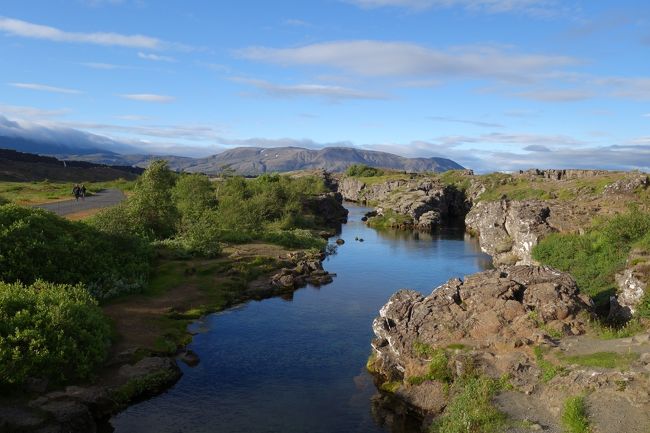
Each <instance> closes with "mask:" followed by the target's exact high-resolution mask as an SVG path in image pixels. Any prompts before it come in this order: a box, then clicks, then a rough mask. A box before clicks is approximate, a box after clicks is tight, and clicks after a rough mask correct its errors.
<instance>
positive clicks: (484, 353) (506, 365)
mask: <svg viewBox="0 0 650 433" xmlns="http://www.w3.org/2000/svg"><path fill="white" fill-rule="evenodd" d="M591 305H592V304H591V301H590V300H589V298H588V297H586V296H581V295H580V293H579V291H578V289H577V287H576V283H575V281H574V280H573V278H571V276H570V275H568V274H566V273H562V272H558V271H556V270H554V269H551V268H546V267H537V266H514V267H510V268H508V269H507V270H492V271H485V272H481V273H478V274H474V275H470V276H468V277H466V278H465V280H460V279H452V280H449V281H448V282H447V283H445V284H443V285H442V286H440V287H437V288H436V289H434V290H433V292H432V293H431V294H430V295H429V296H426V297H424V296H422V295H421V294H419V293H418V292H415V291H412V290H401V291H399V292H397V293H396V294H395V295H393V296H392V297H391V298H390V300H389V301H388V302H387V303H386V305H384V306H383V307H382V309H381V310H380V312H379V316H378V317H377V318H376V319H375V320H374V322H373V326H372V327H373V331H374V333H375V336H376V339H375V340H374V341H373V342H372V347H373V350H374V352H375V357H374V361H373V367H374V369H375V370H376V371H377V372H379V373H380V374H381V375H382V376H384V377H386V378H389V379H390V380H404V379H408V378H409V377H411V376H417V375H419V374H421V372H422V371H423V368H426V367H427V362H426V360H425V359H422V357H420V356H419V355H418V354H417V350H416V349H417V346H418V345H422V344H425V345H428V346H430V347H432V348H446V347H448V346H450V345H455V346H458V345H459V344H460V345H463V346H466V347H468V348H480V350H477V351H476V352H471V353H469V355H470V356H471V357H473V358H474V357H476V359H475V361H477V362H478V363H479V365H480V367H481V368H482V369H484V370H486V371H489V372H496V373H498V374H503V373H513V374H518V371H517V365H518V363H519V362H520V361H521V359H522V357H523V358H526V357H527V355H526V351H525V350H524V349H521V350H522V353H521V356H519V354H517V355H516V356H514V357H512V354H513V349H519V348H525V347H527V346H531V345H533V344H540V343H544V342H547V341H550V340H552V339H553V338H554V337H555V338H557V337H558V336H559V335H580V334H582V333H583V332H584V329H585V325H586V320H588V318H589V312H590V309H591ZM581 313H585V314H581ZM551 334H552V335H553V336H554V337H552V336H551ZM463 355H468V354H467V353H464V354H463Z"/></svg>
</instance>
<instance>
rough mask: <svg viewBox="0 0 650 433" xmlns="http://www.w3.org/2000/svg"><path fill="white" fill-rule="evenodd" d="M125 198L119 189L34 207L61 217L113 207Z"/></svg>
mask: <svg viewBox="0 0 650 433" xmlns="http://www.w3.org/2000/svg"><path fill="white" fill-rule="evenodd" d="M125 198H126V196H125V195H124V193H123V192H122V191H120V190H119V189H105V190H102V191H100V192H98V193H96V194H94V195H92V196H90V197H86V198H85V200H82V199H79V200H75V199H72V200H65V201H57V202H54V203H45V204H39V205H36V206H35V207H40V208H42V209H47V210H50V211H52V212H54V213H55V214H57V215H61V216H63V215H70V214H73V213H77V212H82V211H87V210H92V209H101V208H105V207H109V206H115V205H116V204H118V203H119V202H121V201H122V200H124V199H125Z"/></svg>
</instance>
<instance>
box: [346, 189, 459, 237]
mask: <svg viewBox="0 0 650 433" xmlns="http://www.w3.org/2000/svg"><path fill="white" fill-rule="evenodd" d="M339 192H340V193H341V195H342V196H343V198H344V199H345V200H350V201H355V202H363V203H373V204H376V205H377V207H378V209H381V210H382V211H383V212H385V211H386V210H390V211H393V212H394V213H397V214H400V215H407V216H408V217H410V223H409V224H408V225H409V226H410V228H417V229H420V230H431V229H432V228H435V227H436V226H438V225H440V224H441V223H442V222H443V221H448V220H453V219H458V218H460V219H461V220H462V218H463V217H464V216H465V214H466V213H467V211H468V210H469V208H470V203H469V202H468V200H467V199H466V198H465V194H464V193H463V192H461V191H459V190H458V189H456V188H455V187H453V186H450V185H445V184H443V183H442V182H439V181H436V180H433V179H418V180H393V181H387V182H383V183H378V184H374V185H368V184H366V183H364V182H361V181H359V180H358V179H355V178H353V177H345V178H343V179H342V180H341V181H340V182H339ZM380 214H381V212H380ZM401 223H402V224H404V222H403V221H402V222H401Z"/></svg>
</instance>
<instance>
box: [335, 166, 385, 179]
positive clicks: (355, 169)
mask: <svg viewBox="0 0 650 433" xmlns="http://www.w3.org/2000/svg"><path fill="white" fill-rule="evenodd" d="M345 174H346V175H348V176H352V177H375V176H382V175H383V174H384V171H383V170H380V169H378V168H375V167H370V166H369V165H365V164H352V165H351V166H349V167H348V168H347V170H345Z"/></svg>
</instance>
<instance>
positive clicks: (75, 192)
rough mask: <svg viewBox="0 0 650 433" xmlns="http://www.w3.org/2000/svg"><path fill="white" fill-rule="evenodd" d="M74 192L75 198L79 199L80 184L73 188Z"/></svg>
mask: <svg viewBox="0 0 650 433" xmlns="http://www.w3.org/2000/svg"><path fill="white" fill-rule="evenodd" d="M72 194H73V195H74V198H75V200H77V201H79V196H80V195H81V188H79V185H75V186H74V187H73V188H72Z"/></svg>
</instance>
